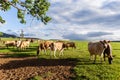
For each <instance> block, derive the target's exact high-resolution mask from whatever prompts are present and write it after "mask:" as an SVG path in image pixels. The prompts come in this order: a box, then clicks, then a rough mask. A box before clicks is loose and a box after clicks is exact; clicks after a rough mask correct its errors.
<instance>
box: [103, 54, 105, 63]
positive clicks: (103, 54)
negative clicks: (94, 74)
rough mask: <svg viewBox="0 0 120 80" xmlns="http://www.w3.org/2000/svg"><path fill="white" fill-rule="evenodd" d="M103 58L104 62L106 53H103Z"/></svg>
mask: <svg viewBox="0 0 120 80" xmlns="http://www.w3.org/2000/svg"><path fill="white" fill-rule="evenodd" d="M103 58H104V61H105V53H103Z"/></svg>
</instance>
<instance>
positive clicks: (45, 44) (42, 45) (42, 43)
mask: <svg viewBox="0 0 120 80" xmlns="http://www.w3.org/2000/svg"><path fill="white" fill-rule="evenodd" d="M51 43H53V41H40V43H39V46H38V47H37V55H39V53H40V52H42V50H43V51H44V53H45V54H46V50H48V49H50V45H51Z"/></svg>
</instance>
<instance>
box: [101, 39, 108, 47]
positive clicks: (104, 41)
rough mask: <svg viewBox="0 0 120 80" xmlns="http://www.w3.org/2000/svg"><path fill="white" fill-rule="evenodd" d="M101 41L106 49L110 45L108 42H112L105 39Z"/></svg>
mask: <svg viewBox="0 0 120 80" xmlns="http://www.w3.org/2000/svg"><path fill="white" fill-rule="evenodd" d="M100 43H102V44H103V47H104V48H105V49H106V48H107V47H108V43H110V41H106V40H103V41H100Z"/></svg>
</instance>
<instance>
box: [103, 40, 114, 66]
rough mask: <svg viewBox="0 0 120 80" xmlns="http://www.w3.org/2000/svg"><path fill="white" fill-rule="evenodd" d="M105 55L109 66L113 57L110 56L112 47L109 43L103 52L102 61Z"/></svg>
mask: <svg viewBox="0 0 120 80" xmlns="http://www.w3.org/2000/svg"><path fill="white" fill-rule="evenodd" d="M106 55H107V57H108V62H109V64H112V60H113V56H112V46H111V44H110V41H109V43H108V45H107V48H106V49H105V50H104V52H103V56H104V61H105V57H106Z"/></svg>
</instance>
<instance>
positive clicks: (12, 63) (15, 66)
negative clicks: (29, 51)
mask: <svg viewBox="0 0 120 80" xmlns="http://www.w3.org/2000/svg"><path fill="white" fill-rule="evenodd" d="M75 64H76V61H75V60H72V59H39V58H37V57H24V58H13V57H6V56H5V55H2V54H0V80H30V78H32V77H34V76H41V77H42V79H43V80H71V77H74V76H75V75H74V74H73V71H72V70H73V67H74V66H75Z"/></svg>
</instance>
